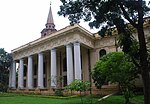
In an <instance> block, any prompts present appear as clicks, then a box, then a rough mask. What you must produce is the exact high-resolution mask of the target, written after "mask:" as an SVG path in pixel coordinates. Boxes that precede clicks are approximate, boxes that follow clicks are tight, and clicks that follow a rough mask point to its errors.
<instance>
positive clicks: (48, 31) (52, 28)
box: [41, 4, 57, 37]
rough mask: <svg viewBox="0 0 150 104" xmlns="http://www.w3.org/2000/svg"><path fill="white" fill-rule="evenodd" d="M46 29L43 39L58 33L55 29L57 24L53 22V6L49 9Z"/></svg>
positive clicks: (42, 35) (42, 32)
mask: <svg viewBox="0 0 150 104" xmlns="http://www.w3.org/2000/svg"><path fill="white" fill-rule="evenodd" d="M45 26H46V28H44V29H43V30H42V31H41V37H44V36H47V35H50V34H52V33H54V32H56V31H57V30H56V29H55V24H54V20H53V14H52V9H51V4H50V8H49V13H48V17H47V23H46V24H45Z"/></svg>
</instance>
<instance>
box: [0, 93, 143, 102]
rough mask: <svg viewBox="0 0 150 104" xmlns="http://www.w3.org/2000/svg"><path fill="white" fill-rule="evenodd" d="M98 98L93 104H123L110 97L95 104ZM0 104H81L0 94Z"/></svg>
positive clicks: (69, 99)
mask: <svg viewBox="0 0 150 104" xmlns="http://www.w3.org/2000/svg"><path fill="white" fill-rule="evenodd" d="M98 99H99V97H96V98H95V97H94V98H93V100H92V102H93V104H123V102H124V99H123V97H122V96H111V97H109V98H107V99H105V100H103V101H100V102H99V103H96V102H97V100H98ZM83 101H84V104H92V103H91V98H90V97H84V98H83ZM0 104H82V102H81V99H80V97H74V98H65V99H60V98H57V99H56V98H50V97H43V96H41V95H38V96H34V95H25V96H23V95H17V94H0ZM132 104H143V96H136V97H134V98H133V99H132Z"/></svg>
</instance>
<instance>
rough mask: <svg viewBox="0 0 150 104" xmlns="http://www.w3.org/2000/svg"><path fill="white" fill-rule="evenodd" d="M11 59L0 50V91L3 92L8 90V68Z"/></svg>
mask: <svg viewBox="0 0 150 104" xmlns="http://www.w3.org/2000/svg"><path fill="white" fill-rule="evenodd" d="M11 62H12V57H11V55H10V54H9V53H7V52H6V51H5V50H4V49H3V48H0V91H2V92H5V91H7V88H8V76H9V68H10V65H11Z"/></svg>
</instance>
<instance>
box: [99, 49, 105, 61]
mask: <svg viewBox="0 0 150 104" xmlns="http://www.w3.org/2000/svg"><path fill="white" fill-rule="evenodd" d="M104 55H106V50H105V49H101V50H100V51H99V59H100V58H101V57H102V56H104Z"/></svg>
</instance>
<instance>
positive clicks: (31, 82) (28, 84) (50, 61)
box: [11, 41, 88, 89]
mask: <svg viewBox="0 0 150 104" xmlns="http://www.w3.org/2000/svg"><path fill="white" fill-rule="evenodd" d="M81 48H84V49H86V48H85V46H83V45H82V43H81V42H79V41H72V42H69V43H68V44H64V45H61V46H58V47H55V48H51V49H49V50H45V51H39V52H38V53H36V54H29V52H28V55H25V56H24V57H19V56H18V55H15V53H14V54H13V56H14V57H13V58H14V63H13V70H12V71H13V73H12V76H13V77H12V82H13V83H12V84H11V88H14V89H15V88H18V89H35V88H39V89H44V88H48V86H50V87H51V88H56V87H58V85H57V78H58V77H63V83H61V85H59V87H64V86H66V85H69V84H70V83H71V82H72V81H74V80H75V79H82V69H81V64H82V63H83V62H81V61H82V60H81V57H82V55H83V54H82V53H81ZM41 49H42V48H41ZM28 51H30V50H28ZM20 54H21V53H20ZM25 60H26V61H25ZM17 62H19V69H18V82H16V81H15V80H14V79H16V75H15V74H16V73H15V71H16V63H17ZM25 66H26V67H25ZM65 68H67V69H65ZM47 72H48V73H47ZM25 73H26V74H25ZM49 80H50V81H49ZM87 80H88V79H87ZM16 83H18V86H16Z"/></svg>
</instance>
